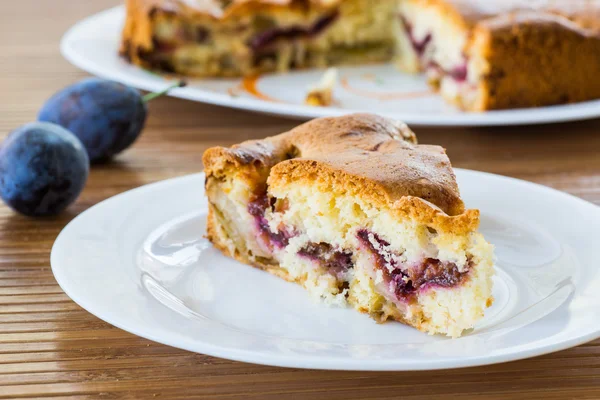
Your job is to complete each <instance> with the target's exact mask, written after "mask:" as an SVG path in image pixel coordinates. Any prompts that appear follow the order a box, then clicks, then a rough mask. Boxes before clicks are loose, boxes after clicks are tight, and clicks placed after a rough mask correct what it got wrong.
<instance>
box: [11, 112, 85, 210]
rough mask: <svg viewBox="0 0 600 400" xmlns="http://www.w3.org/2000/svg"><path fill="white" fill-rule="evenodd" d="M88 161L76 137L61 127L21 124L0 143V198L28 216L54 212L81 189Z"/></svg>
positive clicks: (64, 205) (61, 207)
mask: <svg viewBox="0 0 600 400" xmlns="http://www.w3.org/2000/svg"><path fill="white" fill-rule="evenodd" d="M89 164H90V162H89V159H88V155H87V153H86V151H85V149H84V148H83V145H82V144H81V142H80V141H79V139H77V137H75V135H73V134H72V133H71V132H69V131H68V130H66V129H65V128H63V127H61V126H59V125H55V124H51V123H48V122H34V123H30V124H27V125H23V126H22V127H20V128H18V129H16V130H14V131H13V132H11V133H10V134H9V135H8V137H7V138H6V139H5V140H4V142H3V143H2V144H1V145H0V197H2V199H3V200H4V201H5V202H6V204H8V206H10V207H11V208H12V209H14V210H16V211H18V212H20V213H22V214H25V215H28V216H47V215H54V214H58V213H60V212H62V211H63V210H64V209H65V208H67V207H68V206H69V205H70V204H71V203H73V202H74V201H75V199H77V197H78V196H79V194H80V193H81V191H82V190H83V187H84V186H85V182H86V180H87V177H88V172H89Z"/></svg>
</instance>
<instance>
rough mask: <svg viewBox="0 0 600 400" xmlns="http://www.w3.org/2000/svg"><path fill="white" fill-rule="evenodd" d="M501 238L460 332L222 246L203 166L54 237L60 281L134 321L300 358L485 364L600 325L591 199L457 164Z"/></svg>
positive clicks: (114, 320) (267, 356)
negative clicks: (486, 299)
mask: <svg viewBox="0 0 600 400" xmlns="http://www.w3.org/2000/svg"><path fill="white" fill-rule="evenodd" d="M457 175H458V180H459V185H460V187H461V190H462V194H463V197H464V199H465V201H466V203H467V205H468V206H469V207H476V208H479V209H481V210H482V223H481V231H482V232H483V233H484V235H485V236H486V238H487V239H488V240H489V241H490V242H492V243H493V244H494V245H495V246H496V255H497V266H496V269H497V275H496V277H495V278H494V297H495V302H494V305H493V306H492V307H491V308H489V309H488V310H487V312H486V315H485V317H484V319H483V320H482V321H481V322H480V323H479V324H478V326H477V327H476V328H475V329H474V330H473V331H471V332H468V333H467V334H466V335H464V336H463V337H461V338H459V339H448V338H445V337H440V336H428V335H426V334H424V333H421V332H419V331H417V330H415V329H413V328H410V327H407V326H404V325H401V324H399V323H395V322H389V323H386V324H377V323H375V322H374V321H373V320H371V319H370V318H369V317H368V316H366V315H364V314H360V313H358V312H356V311H354V310H351V309H344V308H333V307H328V306H326V305H324V304H322V303H319V302H316V301H313V300H312V299H311V298H310V296H309V295H308V293H307V292H306V291H305V290H304V289H303V288H302V287H300V286H298V285H295V284H293V283H288V282H286V281H284V280H282V279H279V278H277V277H275V276H272V275H269V274H268V273H265V272H262V271H260V270H257V269H255V268H252V267H249V266H246V265H242V264H240V263H238V262H236V261H233V260H231V259H228V258H226V257H224V256H223V255H221V254H220V253H219V252H218V251H217V250H215V249H214V248H213V247H212V246H211V245H210V243H209V242H208V241H207V240H206V239H204V238H203V236H202V235H203V233H204V229H205V217H206V211H207V203H206V200H205V198H204V190H203V185H204V175H203V174H197V175H192V176H186V177H182V178H177V179H172V180H168V181H164V182H159V183H155V184H152V185H148V186H144V187H141V188H138V189H135V190H132V191H129V192H127V193H123V194H121V195H118V196H115V197H113V198H111V199H109V200H107V201H104V202H102V203H100V204H98V205H96V206H95V207H92V208H91V209H89V210H88V211H86V212H84V213H83V214H81V215H80V216H78V217H77V218H75V219H74V220H73V221H72V222H71V223H70V224H69V225H68V226H67V227H66V228H65V229H64V230H63V231H62V232H61V234H60V235H59V236H58V238H57V240H56V243H55V244H54V247H53V249H52V255H51V262H52V270H53V272H54V275H55V277H56V279H57V281H58V283H59V284H60V286H61V287H62V288H63V290H64V291H65V292H66V293H67V294H68V295H69V296H70V297H71V298H72V299H73V300H74V301H75V302H77V303H78V304H79V305H81V306H82V307H83V308H85V309H86V310H88V311H89V312H91V313H93V314H95V315H96V316H98V317H99V318H101V319H103V320H105V321H107V322H109V323H111V324H113V325H115V326H117V327H119V328H122V329H124V330H127V331H129V332H132V333H134V334H137V335H139V336H143V337H145V338H148V339H151V340H154V341H157V342H160V343H164V344H168V345H171V346H175V347H179V348H182V349H187V350H190V351H195V352H199V353H205V354H209V355H212V356H216V357H222V358H228V359H233V360H241V361H246V362H253V363H258V364H269V365H278V366H286V367H299V368H322V369H342V370H423V369H437V368H455V367H466V366H475V365H483V364H491V363H497V362H503V361H509V360H516V359H521V358H525V357H531V356H535V355H540V354H544V353H549V352H552V351H557V350H561V349H565V348H568V347H571V346H575V345H578V344H581V343H584V342H587V341H590V340H593V339H596V338H598V337H600V268H599V267H600V263H599V261H598V256H597V254H598V248H600V236H599V235H598V227H600V208H598V207H596V206H594V205H592V204H590V203H587V202H585V201H583V200H580V199H577V198H575V197H572V196H570V195H567V194H564V193H561V192H558V191H555V190H552V189H549V188H546V187H543V186H539V185H535V184H532V183H528V182H524V181H519V180H516V179H511V178H505V177H501V176H497V175H490V174H485V173H480V172H473V171H466V170H457Z"/></svg>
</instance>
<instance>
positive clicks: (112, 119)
mask: <svg viewBox="0 0 600 400" xmlns="http://www.w3.org/2000/svg"><path fill="white" fill-rule="evenodd" d="M147 113H148V111H147V107H146V103H145V101H144V99H143V98H142V96H141V95H140V93H139V92H138V91H137V90H136V89H134V88H131V87H129V86H126V85H123V84H121V83H117V82H112V81H108V80H105V79H100V78H88V79H84V80H83V81H81V82H78V83H76V84H74V85H71V86H68V87H66V88H65V89H63V90H61V91H59V92H58V93H56V94H55V95H54V96H52V97H51V98H50V99H49V100H48V101H47V102H46V103H45V104H44V106H43V107H42V109H41V111H40V113H39V115H38V120H39V121H47V122H52V123H55V124H58V125H60V126H62V127H64V128H66V129H68V130H69V131H71V132H73V134H75V136H77V137H78V138H79V140H81V142H82V143H83V145H84V147H85V149H86V150H87V152H88V156H89V158H90V161H91V162H93V163H94V162H102V161H107V160H109V159H111V158H112V157H113V156H115V155H116V154H119V153H120V152H122V151H123V150H125V149H126V148H128V147H129V146H131V145H132V144H133V142H135V140H136V139H137V138H138V136H139V134H140V132H141V131H142V129H143V128H144V124H145V122H146V116H147Z"/></svg>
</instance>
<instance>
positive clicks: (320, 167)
mask: <svg viewBox="0 0 600 400" xmlns="http://www.w3.org/2000/svg"><path fill="white" fill-rule="evenodd" d="M203 161H204V166H205V172H206V174H207V176H215V177H217V178H218V177H222V176H224V175H226V174H230V173H236V172H237V173H238V175H241V176H242V177H245V178H246V179H247V180H248V182H249V184H250V185H251V186H254V187H257V188H259V187H260V185H263V186H264V184H265V183H266V181H267V178H268V180H269V184H270V185H271V184H275V185H279V186H280V185H282V184H283V185H285V184H287V183H291V182H296V181H299V180H303V179H309V180H310V179H312V180H318V179H322V177H323V176H327V177H328V179H329V178H331V177H333V179H335V181H336V182H338V184H339V183H340V182H341V184H342V185H343V186H344V187H345V189H346V190H347V191H348V192H350V193H355V194H359V195H361V196H365V197H370V198H371V199H372V201H374V202H375V201H379V200H382V199H383V200H384V201H385V203H387V204H393V203H395V202H396V201H399V200H401V199H403V198H406V197H407V196H410V197H418V198H421V199H423V200H426V201H428V202H429V203H431V204H434V205H435V206H437V207H438V208H439V209H441V210H442V211H443V212H444V213H446V214H448V215H451V216H453V215H459V214H462V213H463V212H464V211H465V208H464V204H463V202H462V200H461V198H460V194H459V190H458V186H457V184H456V178H455V175H454V172H453V171H452V167H451V165H450V160H449V159H448V157H447V155H446V152H445V150H444V149H443V148H442V147H440V146H433V145H418V144H417V141H416V137H415V135H414V133H413V132H412V131H411V130H410V129H409V128H408V127H407V126H406V125H405V124H402V123H398V122H396V121H393V120H390V119H387V118H384V117H380V116H376V115H372V114H353V115H348V116H343V117H336V118H320V119H316V120H313V121H310V122H307V123H305V124H303V125H300V126H298V127H296V128H294V129H292V130H291V131H289V132H286V133H282V134H280V135H277V136H273V137H269V138H266V139H264V140H253V141H247V142H243V143H241V144H239V145H235V146H233V147H231V148H224V147H214V148H211V149H208V150H207V151H206V152H205V153H204V157H203ZM332 182H333V181H330V182H329V184H330V185H333V183H332ZM259 190H264V188H259Z"/></svg>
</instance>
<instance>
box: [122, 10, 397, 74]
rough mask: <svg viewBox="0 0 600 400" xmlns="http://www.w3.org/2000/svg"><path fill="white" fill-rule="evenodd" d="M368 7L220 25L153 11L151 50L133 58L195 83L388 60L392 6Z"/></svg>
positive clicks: (240, 17)
mask: <svg viewBox="0 0 600 400" xmlns="http://www.w3.org/2000/svg"><path fill="white" fill-rule="evenodd" d="M299 3H300V2H299ZM367 3H368V1H367V0H351V1H346V2H343V3H341V4H339V5H336V6H314V5H311V6H306V7H301V5H300V4H299V5H297V6H292V7H287V6H286V7H277V6H275V5H271V6H267V5H263V6H261V7H260V8H259V9H257V10H255V11H253V12H252V13H248V12H244V11H243V10H242V11H240V12H238V13H236V15H235V16H230V17H223V18H222V19H220V20H218V19H215V18H211V17H210V15H205V14H198V13H193V12H191V13H181V10H179V12H177V10H172V9H170V8H165V7H162V8H159V7H156V8H154V9H153V10H152V12H150V13H149V15H148V19H149V21H148V23H149V24H150V26H152V32H153V35H152V39H151V43H148V44H147V45H146V46H140V47H138V49H137V50H136V57H138V58H140V59H141V60H142V61H143V62H145V63H147V64H148V65H150V66H151V67H152V68H156V69H161V70H164V71H168V72H177V73H182V74H190V75H198V76H202V75H225V76H229V75H240V74H244V75H248V74H249V73H251V72H262V71H283V70H287V69H289V68H299V67H323V66H327V65H330V64H338V63H346V62H356V61H357V60H358V59H361V60H363V59H366V61H369V60H370V61H386V60H389V59H391V57H392V53H391V50H392V48H393V40H394V38H393V31H392V29H391V26H390V24H389V23H388V22H387V20H390V19H391V18H392V15H391V11H392V10H393V8H394V6H395V3H394V2H392V1H389V0H385V1H382V2H377V3H376V4H372V6H367ZM240 7H243V6H240ZM357 31H359V32H360V34H352V35H350V34H349V33H350V32H357ZM125 47H127V44H125ZM125 53H127V54H130V53H131V50H128V49H125Z"/></svg>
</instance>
